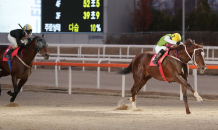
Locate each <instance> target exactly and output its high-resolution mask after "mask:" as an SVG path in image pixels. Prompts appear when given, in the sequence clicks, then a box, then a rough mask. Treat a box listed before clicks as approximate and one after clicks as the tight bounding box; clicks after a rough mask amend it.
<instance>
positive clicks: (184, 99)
mask: <svg viewBox="0 0 218 130" xmlns="http://www.w3.org/2000/svg"><path fill="white" fill-rule="evenodd" d="M182 93H183V101H184V103H185V109H186V113H187V114H191V112H190V110H189V106H188V99H187V88H186V87H185V86H183V85H182Z"/></svg>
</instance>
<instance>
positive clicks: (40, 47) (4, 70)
mask: <svg viewBox="0 0 218 130" xmlns="http://www.w3.org/2000/svg"><path fill="white" fill-rule="evenodd" d="M47 46H48V43H47V42H46V41H45V39H44V34H43V35H42V37H39V36H35V37H34V38H33V40H32V41H31V42H29V43H28V44H27V45H26V46H24V47H21V48H20V49H19V51H18V56H19V57H20V58H22V57H23V59H22V60H23V62H24V63H25V64H26V65H28V66H30V67H32V62H33V59H34V58H35V56H36V54H37V53H41V54H42V55H43V56H44V59H45V60H47V59H48V58H49V55H50V54H49V52H48V50H47ZM8 47H9V46H7V45H1V46H0V68H1V71H0V77H2V76H8V75H11V77H12V83H13V87H14V92H11V91H8V92H7V93H8V95H10V96H12V98H11V99H10V101H11V102H14V100H15V98H16V97H17V94H18V93H19V92H20V89H21V87H22V86H23V85H24V84H25V83H26V81H27V80H28V77H29V76H30V74H31V69H30V68H28V67H27V66H25V65H24V64H23V63H21V61H20V60H19V59H18V58H17V57H14V58H13V60H12V61H11V67H12V69H11V71H10V69H9V67H8V62H6V61H2V58H3V55H4V52H5V50H6V49H7V48H8ZM18 79H20V81H19V83H18V84H17V82H18ZM0 92H1V88H0Z"/></svg>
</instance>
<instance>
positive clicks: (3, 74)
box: [0, 69, 9, 96]
mask: <svg viewBox="0 0 218 130" xmlns="http://www.w3.org/2000/svg"><path fill="white" fill-rule="evenodd" d="M8 75H9V73H8V72H7V71H5V70H4V69H2V70H1V71H0V78H1V77H2V76H8ZM1 92H2V89H1V84H0V96H1Z"/></svg>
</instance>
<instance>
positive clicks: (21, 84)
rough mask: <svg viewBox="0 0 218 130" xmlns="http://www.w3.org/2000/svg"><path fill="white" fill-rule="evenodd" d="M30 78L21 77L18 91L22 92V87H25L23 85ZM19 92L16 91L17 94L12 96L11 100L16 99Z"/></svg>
mask: <svg viewBox="0 0 218 130" xmlns="http://www.w3.org/2000/svg"><path fill="white" fill-rule="evenodd" d="M27 79H28V78H25V79H21V80H20V81H19V83H18V93H19V92H20V89H21V88H22V87H23V85H24V84H25V83H26V81H27ZM18 93H16V94H15V95H13V96H12V98H11V99H10V101H11V102H14V100H15V99H16V97H17V95H18Z"/></svg>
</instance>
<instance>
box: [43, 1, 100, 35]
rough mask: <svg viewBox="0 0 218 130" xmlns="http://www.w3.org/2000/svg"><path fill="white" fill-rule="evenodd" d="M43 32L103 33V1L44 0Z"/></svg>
mask: <svg viewBox="0 0 218 130" xmlns="http://www.w3.org/2000/svg"><path fill="white" fill-rule="evenodd" d="M41 5H42V6H41V32H52V33H60V32H68V33H103V7H104V6H103V5H104V4H103V0H42V1H41Z"/></svg>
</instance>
